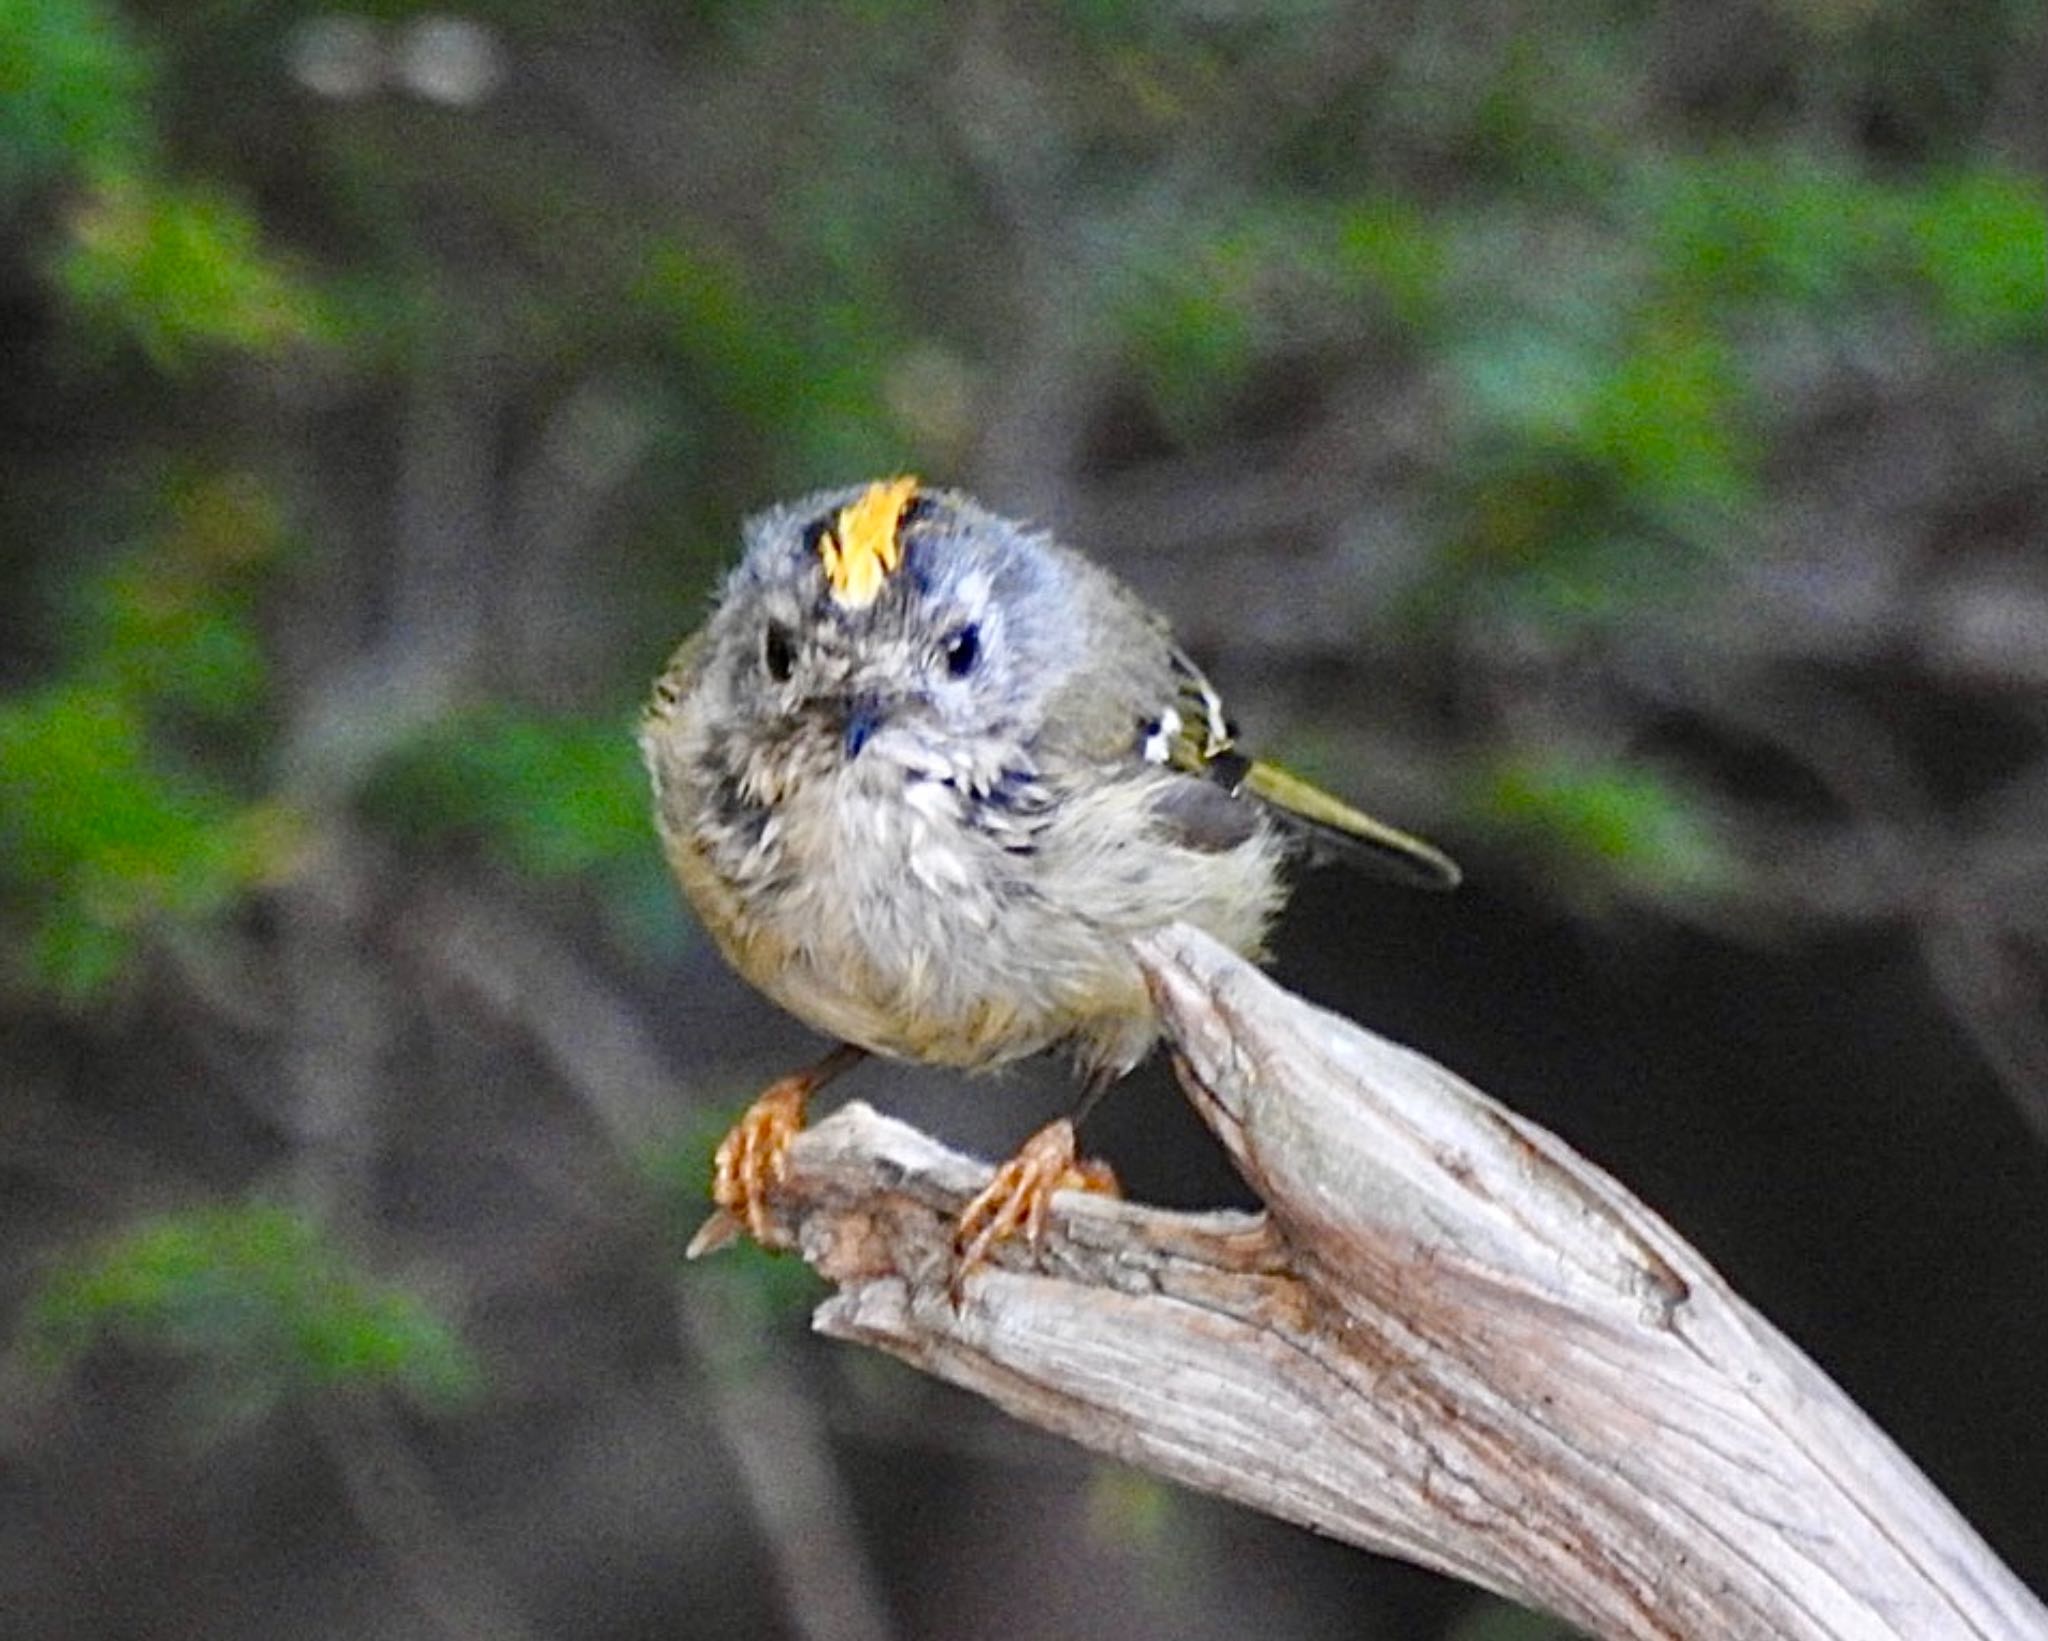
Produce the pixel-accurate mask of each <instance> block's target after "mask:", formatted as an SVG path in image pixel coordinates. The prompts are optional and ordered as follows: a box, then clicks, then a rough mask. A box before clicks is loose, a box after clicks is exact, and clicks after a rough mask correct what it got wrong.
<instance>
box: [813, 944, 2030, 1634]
mask: <svg viewBox="0 0 2048 1641" xmlns="http://www.w3.org/2000/svg"><path fill="white" fill-rule="evenodd" d="M1141 956H1142V958H1143V960H1144V962H1145V964H1146V967H1147V971H1148V973H1149V974H1150V976H1151V979H1152V984H1153V988H1154V991H1155V994H1156V996H1157V997H1158V1000H1159V1003H1160V1007H1161V1010H1162V1012H1163V1013H1164V1015H1165V1018H1166V1020H1167V1023H1168V1027H1169V1030H1170V1033H1171V1039H1172V1041H1173V1043H1174V1044H1175V1045H1176V1051H1177V1052H1176V1063H1177V1066H1178V1068H1179V1070H1180V1072H1181V1077H1182V1081H1183V1083H1184V1084H1185V1085H1186V1087H1187V1089H1188V1091H1189V1093H1190V1095H1191V1097H1192V1098H1193V1100H1194V1103H1195V1104H1196V1106H1197V1107H1198V1108H1199V1109H1200V1110H1201V1112H1202V1114H1203V1116H1204V1117H1205V1118H1206V1119H1207V1120H1208V1121H1209V1123H1210V1124H1211V1126H1213V1127H1214V1128H1215V1130H1216V1131H1217V1133H1218V1134H1219V1135H1220V1136H1221V1138H1222V1139H1223V1141H1224V1143H1225V1144H1226V1145H1227V1146H1228V1147H1229V1148H1230V1151H1231V1153H1232V1155H1233V1156H1234V1158H1235V1159H1236V1161H1237V1164H1238V1166H1239V1168H1240V1169H1241V1170H1242V1171H1243V1173H1244V1175H1245V1177H1246V1178H1247V1179H1248V1180H1249V1181H1250V1182H1251V1184H1252V1185H1253V1186H1254V1187H1255V1188H1256V1189H1257V1191H1258V1192H1259V1194H1260V1196H1261V1197H1262V1198H1263V1199H1264V1201H1265V1202H1266V1203H1267V1205H1268V1212H1267V1213H1266V1214H1264V1215H1245V1214H1236V1213H1212V1214H1184V1213H1168V1212H1163V1211H1160V1210H1157V1209H1148V1208H1143V1207H1140V1206H1137V1205H1135V1204H1131V1203H1123V1202H1114V1201H1108V1200H1104V1199H1101V1198H1096V1197H1086V1196H1079V1195H1066V1196H1062V1197H1061V1198H1060V1199H1059V1204H1060V1209H1061V1211H1060V1212H1059V1213H1057V1214H1056V1215H1055V1216H1054V1224H1053V1228H1052V1232H1051V1234H1050V1235H1049V1237H1048V1238H1047V1241H1046V1244H1045V1246H1044V1247H1043V1248H1042V1249H1040V1250H1038V1251H1037V1253H1036V1254H1035V1255H1034V1254H1033V1253H1032V1251H1031V1250H1029V1249H1027V1248H1022V1247H1012V1248H1009V1249H1006V1250H1004V1251H1003V1253H1002V1255H1001V1256H1000V1258H999V1262H998V1264H997V1265H996V1266H995V1267H993V1268H986V1269H984V1270H982V1271H981V1272H979V1273H977V1274H976V1275H974V1276H972V1277H971V1278H970V1279H969V1280H968V1282H967V1284H966V1289H965V1294H964V1299H963V1302H962V1304H961V1305H960V1306H959V1308H958V1309H956V1308H955V1307H954V1305H953V1304H952V1303H951V1301H950V1300H949V1298H948V1296H947V1279H948V1275H949V1272H950V1260H951V1252H950V1235H951V1220H952V1217H953V1216H954V1215H955V1214H956V1213H957V1212H958V1211H959V1209H960V1207H961V1205H962V1203H963V1202H964V1201H965V1200H966V1199H967V1198H968V1196H969V1195H971V1194H972V1193H973V1192H974V1191H976V1190H977V1189H979V1188H980V1187H981V1186H982V1185H983V1184H984V1183H985V1182H986V1180H987V1178H988V1172H987V1170H986V1169H985V1168H984V1167H983V1166H982V1165H981V1164H979V1163H975V1162H972V1161H970V1160H969V1159H967V1158H965V1157H961V1156H958V1155H956V1154H954V1153H951V1152H948V1151H946V1150H944V1149H943V1148H941V1147H939V1146H938V1145H937V1144H936V1143H934V1142H933V1141H931V1140H928V1139H926V1138H925V1137H924V1136H922V1135H920V1134H918V1133H916V1132H915V1131H913V1130H911V1129H909V1128H907V1127H905V1126H903V1125H902V1124H900V1123H896V1122H892V1121H890V1120H888V1119H886V1118H883V1117H880V1116H877V1115H876V1114H875V1113H874V1112H873V1111H871V1110H869V1109H868V1108H866V1107H864V1106H858V1105H856V1106H851V1107H848V1108H847V1109H845V1110H843V1111H841V1112H839V1113H838V1114H837V1115H835V1116H833V1117H832V1118H830V1119H828V1120H827V1121H825V1122H824V1123H821V1124H820V1125H819V1126H818V1127H817V1128H816V1129H814V1130H812V1131H810V1132H809V1133H807V1134H805V1135H804V1136H802V1137H801V1138H800V1139H799V1140H798V1141H797V1143H796V1145H795V1147H794V1148H793V1150H792V1152H791V1156H790V1163H791V1171H790V1175H789V1178H788V1180H787V1181H786V1183H785V1186H784V1187H783V1188H782V1190H781V1191H780V1192H779V1194H778V1195H777V1197H776V1202H775V1206H776V1209H777V1212H778V1215H779V1216H780V1217H779V1225H780V1227H781V1228H782V1229H783V1230H784V1231H785V1232H787V1233H788V1234H789V1235H790V1236H791V1237H792V1238H793V1239H794V1240H795V1241H796V1243H797V1244H798V1245H799V1246H800V1247H801V1249H802V1251H803V1254H804V1257H805V1258H806V1259H808V1260H809V1261H810V1262H811V1263H812V1264H813V1265H814V1266H816V1267H817V1268H818V1270H819V1271H821V1272H822V1273H823V1274H824V1275H825V1276H826V1277H828V1278H829V1279H830V1280H832V1281H833V1282H834V1283H835V1284H836V1285H837V1289H838V1291H837V1292H836V1293H835V1294H834V1295H833V1296H832V1297H831V1298H830V1299H828V1300H827V1301H826V1302H825V1303H824V1304H823V1305H822V1306H820V1308H819V1310H818V1313H817V1317H816V1324H817V1326H818V1327H819V1328H820V1329H821V1330H822V1331H824V1332H826V1333H828V1334H832V1335H835V1336H837V1337H840V1338H846V1339H853V1340H859V1341H861V1342H864V1343H867V1344H871V1345H875V1346H878V1347H880V1348H882V1349H884V1350H887V1351H890V1352H892V1353H893V1354H895V1355H897V1356H900V1357H902V1358H903V1359H905V1360H906V1361H909V1362H911V1363H913V1364H915V1365H916V1366H918V1367H921V1368H924V1369H926V1370H928V1371H930V1372H933V1373H935V1374H938V1375H939V1376H941V1377H942V1378H946V1379H949V1380H952V1381H953V1382H955V1383H958V1384H962V1385H966V1386H968V1387H969V1388H971V1389H973V1390H976V1391H979V1392H980V1393H982V1394H983V1395H986V1396H988V1397H989V1398H990V1399H992V1400H993V1401H995V1402H997V1403H999V1404H1000V1405H1001V1406H1003V1407H1005V1408H1007V1409H1009V1410H1010V1411H1011V1412H1013V1413H1015V1414H1017V1415H1019V1416H1020V1417H1022V1418H1025V1419H1028V1420H1031V1421H1032V1422H1033V1423H1036V1424H1040V1425H1043V1426H1045V1427H1047V1428H1049V1429H1052V1430H1055V1431H1059V1432H1061V1433H1063V1434H1065V1435H1068V1436H1071V1437H1073V1438H1074V1439H1075V1440H1077V1441H1080V1442H1083V1443H1085V1444H1087V1445H1089V1446H1091V1447H1095V1448H1098V1449H1101V1450H1102V1451H1104V1452H1107V1453H1111V1454H1114V1455H1116V1456H1117V1457H1118V1458H1121V1459H1124V1460H1127V1461H1129V1462H1131V1463H1134V1464H1139V1465H1143V1466H1146V1467H1147V1468H1150V1469H1152V1470H1156V1471H1158V1472H1160V1473H1161V1474H1163V1475H1167V1476H1170V1477H1173V1478H1174V1479H1176V1480H1178V1481H1181V1482H1184V1483H1186V1484H1188V1485H1190V1486H1194V1487H1199V1488H1204V1489H1206V1490H1208V1491H1211V1492H1215V1493H1220V1494H1223V1495H1224V1496H1226V1497H1229V1498H1233V1499H1237V1500H1239V1501H1241V1502H1243V1503H1246V1504H1250V1505H1253V1506H1255V1507H1256V1508H1258V1509H1262V1510H1266V1511H1269V1512H1271V1513H1272V1514H1274V1515H1277V1516H1282V1517H1285V1518H1287V1519H1289V1520H1292V1521H1297V1522H1302V1523H1305V1524H1307V1525H1309V1526H1312V1527H1314V1528H1316V1529H1318V1530H1320V1531H1322V1532H1326V1533H1330V1534H1332V1535H1334V1536H1336V1537H1339V1538H1343V1539H1347V1540H1350V1541H1351V1542H1353V1543H1356V1544H1362V1545H1366V1546H1369V1547H1371V1548H1373V1549H1376V1550H1381V1551H1384V1552H1387V1553H1389V1554H1393V1555H1398V1556H1403V1557H1406V1558H1407V1559H1410V1560H1413V1561H1417V1562H1421V1563H1423V1564H1424V1565H1427V1566H1431V1567H1435V1568H1438V1569H1440V1570H1442V1571H1445V1572H1448V1573H1452V1574H1455V1575H1457V1576H1459V1577H1462V1578H1466V1579H1469V1580H1470V1581H1472V1582H1473V1583H1475V1584H1480V1585H1484V1586H1485V1587H1487V1588H1489V1589H1492V1590H1497V1591H1499V1592H1501V1593H1503V1594H1505V1595H1508V1596H1511V1597H1513V1598H1515V1599H1516V1600H1519V1601H1523V1602H1526V1603H1529V1604H1531V1605H1534V1606H1537V1607H1542V1608H1547V1609H1549V1610H1550V1611H1552V1612H1554V1613H1557V1614H1559V1615H1561V1616H1563V1617H1564V1618H1566V1619H1568V1620H1570V1621H1571V1622H1573V1623H1576V1624H1579V1625H1582V1626H1584V1627H1585V1628H1587V1629H1589V1630H1591V1631H1593V1632H1595V1633H1596V1634H1599V1635H1602V1636H1611V1637H1647V1636H1657V1637H1692V1638H1702V1641H1704V1638H1721V1637H1771V1638H1773V1641H1808V1638H1815V1637H1830V1638H1834V1637H1852V1636H1853V1637H1903V1638H1910V1641H1935V1638H1939V1637H1951V1636H1953V1637H1964V1636H1968V1637H1979V1638H1993V1641H2009V1638H2016V1637H2036V1638H2039V1637H2044V1636H2048V1610H2044V1609H2043V1607H2042V1606H2041V1604H2040V1603H2039V1602H2038V1601H2037V1600H2036V1599H2035V1598H2034V1597H2033V1595H2031V1594H2030V1593H2029V1592H2028V1591H2027V1589H2026V1588H2025V1587H2024V1586H2023V1585H2022V1584H2020V1582H2019V1581H2018V1580H2017V1579H2016V1578H2015V1577H2014V1576H2013V1575H2012V1574H2011V1573H2010V1572H2009V1571H2008V1570H2007V1569H2006V1568H2005V1567H2004V1566H2002V1565H2001V1564H2000V1563H1999V1561H1998V1559H1997V1558H1996V1556H1995V1555H1994V1554H1993V1553H1992V1552H1991V1550H1990V1549H1989V1548H1988V1547H1987V1546H1986V1545H1985V1544H1984V1543H1983V1541H1982V1540H1981V1539H1979V1538H1978V1537H1977V1536H1976V1534H1975V1533H1974V1532H1973V1531H1972V1530H1971V1529H1970V1527H1969V1526H1968V1525H1967V1524H1966V1523H1965V1522H1964V1521H1963V1520H1962V1519H1961V1517H1959V1516H1958V1515H1957V1514H1956V1513H1955V1511H1954V1510H1953V1509H1952V1508H1951V1507H1950V1506H1949V1505H1948V1504H1947V1502H1946V1501H1945V1500H1943V1499H1942V1498H1941V1496H1940V1495H1939V1494H1938V1493H1936V1492H1935V1490H1934V1489H1933V1487H1932V1486H1931V1485H1930V1484H1929V1483H1928V1482H1927V1480H1926V1479H1925V1478H1924V1477H1923V1476H1922V1475H1921V1474H1920V1473H1919V1472H1918V1471H1917V1470H1916V1469H1915V1468H1914V1467H1913V1465H1912V1464H1911V1463H1910V1462H1909V1461H1908V1460H1907V1459H1906V1458H1905V1457H1904V1456H1903V1455H1902V1454H1901V1453H1900V1452H1899V1451H1898V1450H1897V1449H1896V1448H1895V1447H1894V1446H1892V1444H1891V1443H1890V1441H1888V1440H1887V1439H1886V1438H1885V1436H1884V1435H1883V1434H1882V1433H1881V1432H1880V1431H1879V1430H1878V1429H1877V1428H1876V1427H1875V1426H1874V1425H1873V1424H1871V1422H1870V1421H1869V1420H1868V1419H1867V1418H1865V1417H1864V1416H1863V1414H1862V1413H1861V1412H1859V1411H1858V1410H1857V1408H1856V1407H1855V1406H1854V1405H1853V1404H1852V1403H1851V1402H1850V1401H1849V1400H1848V1398H1847V1397H1846V1396H1844V1395H1843V1394H1842V1392H1841V1391H1840V1390H1838V1389H1837V1388H1836V1387H1835V1386H1834V1385H1833V1384H1832V1383H1830V1382H1829V1381H1828V1380H1827V1379H1826V1378H1825V1377H1824V1376H1823V1375H1822V1374H1821V1373H1820V1372H1819V1370H1818V1369H1816V1368H1815V1367H1814V1366H1813V1364H1812V1363H1811V1362H1809V1361H1808V1360H1807V1359H1806V1357H1805V1356H1803V1355H1802V1354H1801V1353H1800V1352H1799V1351H1798V1350H1797V1349H1796V1348H1795V1347H1794V1346H1792V1345H1791V1344H1789V1343H1788V1342H1787V1341H1786V1340H1785V1339H1784V1338H1783V1337H1782V1336H1781V1335H1779V1334H1778V1333H1777V1332H1776V1331H1775V1330H1774V1329H1773V1328H1772V1327H1771V1326H1770V1324H1769V1323H1767V1322H1765V1321H1764V1320H1763V1319H1762V1318H1761V1317H1760V1316H1758V1315H1757V1314H1756V1312H1754V1311H1753V1310H1751V1309H1750V1308H1749V1306H1747V1305H1746V1304H1744V1303H1743V1302H1742V1300H1741V1299H1739V1298H1738V1297H1737V1296H1736V1295H1735V1294H1734V1293H1733V1292H1731V1291H1730V1290H1729V1288H1728V1286H1727V1284H1726V1283H1724V1282H1723V1281H1722V1280H1721V1278H1720V1277H1719V1276H1717V1275H1716V1274H1715V1273H1714V1271H1713V1270H1712V1269H1711V1268H1710V1267H1709V1266H1708V1265H1707V1264H1706V1262H1705V1261H1704V1260H1703V1259H1702V1258H1701V1257H1700V1256H1699V1255H1698V1254H1697V1253H1696V1252H1694V1251H1693V1250H1692V1249H1691V1248H1689V1247H1688V1246H1686V1244H1685V1243H1684V1242H1682V1241H1681V1240H1680V1239H1679V1238H1678V1237H1677V1235H1676V1234H1675V1233H1673V1231H1672V1230H1671V1229H1670V1227H1668V1226H1667V1225H1665V1224H1664V1223H1663V1222H1662V1221H1661V1220H1659V1219H1658V1218H1657V1217H1656V1215H1654V1214H1653V1213H1651V1212H1650V1211H1649V1210H1648V1209H1646V1208H1645V1207H1643V1206H1642V1204H1640V1203H1638V1202H1637V1201H1636V1200H1635V1199H1634V1198H1633V1197H1631V1196H1630V1195H1629V1194H1628V1193H1627V1192H1626V1191H1624V1190H1623V1189H1622V1188H1621V1187H1620V1186H1619V1185H1618V1184H1616V1183H1615V1182H1614V1181H1613V1180H1611V1179H1610V1178H1608V1177H1607V1176H1606V1175H1605V1174H1603V1173H1601V1172H1600V1171H1599V1170H1598V1169H1596V1168H1594V1167H1593V1166H1592V1165H1591V1164H1590V1163H1588V1162H1586V1161H1585V1160H1584V1159H1583V1158H1581V1157H1579V1156H1577V1155H1576V1154H1574V1153H1573V1152H1572V1151H1571V1150H1570V1149H1569V1148H1567V1147H1566V1146H1565V1145H1564V1144H1563V1143H1562V1142H1561V1141H1559V1140H1557V1139H1556V1138H1554V1137H1553V1136H1551V1135H1549V1134H1547V1133H1545V1132H1543V1131H1542V1130H1541V1129H1538V1128H1535V1127H1533V1126H1532V1125H1530V1124H1529V1123H1527V1122H1524V1121H1523V1120H1521V1119H1520V1118H1518V1117H1516V1116H1514V1115H1513V1114H1512V1113H1511V1112H1508V1111H1506V1110H1504V1109H1503V1108H1502V1107H1500V1106H1498V1105H1496V1104H1495V1103H1494V1102H1493V1101H1491V1100H1489V1099H1488V1098H1487V1097H1486V1096H1485V1095H1483V1094H1481V1093H1479V1092H1478V1091H1477V1090H1476V1089H1473V1088H1472V1087H1470V1086H1469V1085H1468V1084H1466V1083H1464V1082H1462V1081H1461V1080H1459V1079H1458V1078H1457V1077H1455V1076H1453V1075H1452V1074H1451V1073H1450V1072H1448V1071H1446V1070H1444V1069H1443V1068H1442V1067H1440V1066H1438V1065H1436V1064H1434V1063H1433V1062H1431V1061H1429V1060H1426V1059H1424V1058H1422V1057H1421V1056H1420V1055H1417V1054H1414V1053H1411V1052H1409V1051H1407V1050H1405V1049H1402V1048H1399V1047H1396V1046H1395V1045H1393V1044H1391V1043H1388V1042H1386V1041H1384V1040H1383V1039H1381V1038H1378V1037H1375V1036H1373V1035H1371V1034H1370V1033H1368V1032H1366V1031H1363V1030H1361V1029H1360V1028H1359V1027H1357V1026H1354V1025H1351V1024H1349V1023H1348V1022H1346V1021H1343V1020H1340V1019H1338V1018H1336V1017H1334V1016H1332V1015H1330V1014H1327V1013H1325V1012H1323V1011H1321V1010H1318V1009H1315V1008H1312V1007H1310V1006H1309V1005H1307V1004H1305V1003H1303V1002H1301V1001H1300V1000H1298V999H1296V998H1294V997H1292V996H1290V995H1289V994H1287V993H1286V992H1284V991H1282V990H1281V989H1280V988H1279V987H1277V986H1276V985H1274V984H1273V983H1272V982H1271V981H1269V980H1267V979H1266V978H1265V977H1263V976H1262V975H1260V974H1259V973H1258V972H1257V971H1256V970H1254V969H1252V968H1251V967H1249V966H1248V965H1246V964H1244V963H1243V962H1241V961H1239V960H1238V959H1236V958H1235V957H1233V956H1231V955H1230V954H1229V953H1227V952H1225V951H1224V950H1222V949H1221V948H1220V947H1218V946H1217V945H1215V944H1214V943H1213V942H1211V941H1209V940H1207V939H1205V938H1204V937H1202V936H1200V935H1198V934H1195V933H1193V932H1191V931H1188V930H1185V929H1174V930H1169V931H1167V932H1166V933H1164V934H1162V935H1159V936H1157V937H1154V938H1152V939H1150V940H1148V941H1147V942H1145V943H1144V945H1143V947H1142V948H1141Z"/></svg>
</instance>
